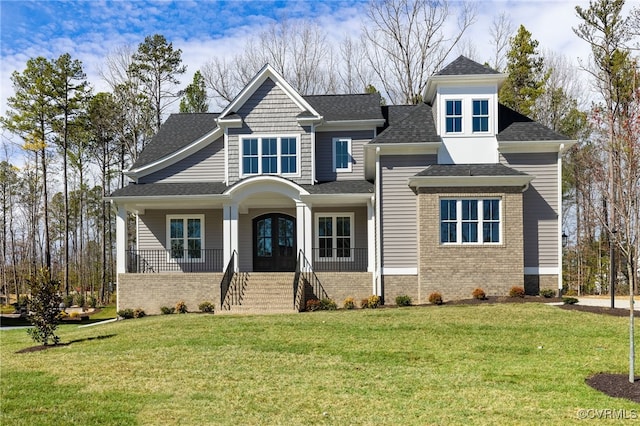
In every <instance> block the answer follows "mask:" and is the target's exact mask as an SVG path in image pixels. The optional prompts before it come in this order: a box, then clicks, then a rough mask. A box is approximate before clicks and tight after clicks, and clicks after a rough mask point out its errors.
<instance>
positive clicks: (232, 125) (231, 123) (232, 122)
mask: <svg viewBox="0 0 640 426" xmlns="http://www.w3.org/2000/svg"><path fill="white" fill-rule="evenodd" d="M216 123H218V126H220V127H222V128H226V129H239V128H241V127H242V118H240V117H236V118H223V119H220V118H216Z"/></svg>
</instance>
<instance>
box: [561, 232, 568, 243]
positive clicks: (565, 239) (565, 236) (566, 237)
mask: <svg viewBox="0 0 640 426" xmlns="http://www.w3.org/2000/svg"><path fill="white" fill-rule="evenodd" d="M568 242H569V236H568V235H567V234H565V232H564V231H562V247H566V246H567V243H568Z"/></svg>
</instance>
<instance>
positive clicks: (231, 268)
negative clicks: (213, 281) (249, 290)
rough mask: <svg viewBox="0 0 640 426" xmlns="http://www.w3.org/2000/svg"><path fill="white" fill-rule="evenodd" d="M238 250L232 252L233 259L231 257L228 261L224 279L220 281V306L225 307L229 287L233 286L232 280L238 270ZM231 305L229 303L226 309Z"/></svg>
mask: <svg viewBox="0 0 640 426" xmlns="http://www.w3.org/2000/svg"><path fill="white" fill-rule="evenodd" d="M235 265H236V251H235V250H234V251H233V253H231V259H229V263H227V267H226V268H225V270H224V275H223V276H222V281H220V307H221V308H225V300H226V299H227V294H228V293H229V287H230V286H231V281H232V280H233V274H234V273H235V271H236V266H235ZM228 308H229V306H228V304H227V306H226V309H228Z"/></svg>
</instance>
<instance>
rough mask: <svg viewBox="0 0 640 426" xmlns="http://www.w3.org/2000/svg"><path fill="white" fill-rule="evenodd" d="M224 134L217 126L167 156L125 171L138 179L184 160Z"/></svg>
mask: <svg viewBox="0 0 640 426" xmlns="http://www.w3.org/2000/svg"><path fill="white" fill-rule="evenodd" d="M223 135H224V132H223V130H222V129H221V128H220V127H216V128H215V129H213V130H212V131H211V132H209V133H207V134H206V135H204V136H202V137H201V138H200V139H196V140H195V141H194V142H191V143H190V144H189V145H187V146H185V147H184V148H182V149H180V150H178V151H175V152H173V153H171V154H169V155H167V156H166V157H163V158H161V159H159V160H156V161H154V162H153V163H149V164H147V165H145V166H142V167H139V168H137V169H129V170H127V171H126V172H125V174H126V175H127V176H129V177H131V178H133V179H136V180H137V179H138V178H140V177H142V176H146V175H149V174H151V173H153V172H157V171H158V170H161V169H163V168H165V167H167V166H170V165H172V164H175V163H177V162H178V161H180V160H183V159H185V158H187V157H188V156H190V155H191V154H193V153H195V152H197V151H199V150H200V149H202V148H204V147H205V146H206V145H208V144H209V143H212V142H214V141H215V140H216V139H218V138H220V137H222V136H223Z"/></svg>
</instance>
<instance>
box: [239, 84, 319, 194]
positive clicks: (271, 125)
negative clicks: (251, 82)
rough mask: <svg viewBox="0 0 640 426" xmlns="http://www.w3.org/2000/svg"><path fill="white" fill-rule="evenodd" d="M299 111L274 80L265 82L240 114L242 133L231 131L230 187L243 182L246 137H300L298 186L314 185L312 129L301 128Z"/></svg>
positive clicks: (240, 130)
mask: <svg viewBox="0 0 640 426" xmlns="http://www.w3.org/2000/svg"><path fill="white" fill-rule="evenodd" d="M300 112H301V110H300V108H299V107H298V106H297V105H296V104H295V103H294V102H293V101H292V100H291V99H290V98H289V97H288V96H287V94H286V93H284V92H283V91H282V89H280V88H279V87H278V86H277V85H276V84H275V83H274V82H273V81H272V80H271V79H267V80H265V82H264V83H263V84H262V85H261V86H260V87H259V88H258V89H257V90H256V91H255V93H254V94H253V95H252V96H251V97H250V98H249V99H248V100H247V102H245V104H244V105H243V106H242V107H241V108H240V110H239V111H238V112H237V113H238V115H239V116H240V117H242V119H243V126H242V128H240V129H229V183H230V184H233V183H234V182H236V181H238V180H239V179H240V162H241V159H240V158H239V154H240V147H239V143H240V138H241V136H243V135H251V134H256V135H273V136H280V135H298V136H299V138H300V152H299V153H298V155H299V157H300V177H298V178H291V179H292V180H293V181H295V182H296V183H310V182H311V135H310V133H309V130H310V129H309V127H302V126H299V125H298V123H297V121H296V120H297V116H298V114H300Z"/></svg>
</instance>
